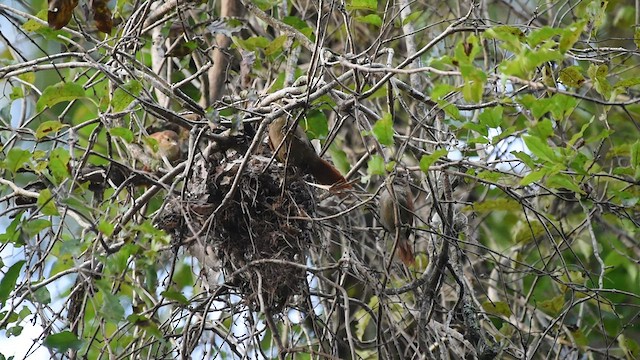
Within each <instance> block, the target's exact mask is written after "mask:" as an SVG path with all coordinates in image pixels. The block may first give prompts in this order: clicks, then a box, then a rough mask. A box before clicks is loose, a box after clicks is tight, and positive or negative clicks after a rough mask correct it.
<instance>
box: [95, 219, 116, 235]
mask: <svg viewBox="0 0 640 360" xmlns="http://www.w3.org/2000/svg"><path fill="white" fill-rule="evenodd" d="M113 229H115V225H114V224H112V223H110V222H108V221H104V220H103V221H100V223H99V224H98V231H100V232H101V233H103V234H105V235H106V236H107V237H109V236H111V234H113Z"/></svg>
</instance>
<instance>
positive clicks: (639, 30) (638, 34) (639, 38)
mask: <svg viewBox="0 0 640 360" xmlns="http://www.w3.org/2000/svg"><path fill="white" fill-rule="evenodd" d="M633 42H634V43H635V44H636V46H637V47H639V48H640V27H636V31H635V32H634V33H633Z"/></svg>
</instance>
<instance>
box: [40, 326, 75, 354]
mask: <svg viewBox="0 0 640 360" xmlns="http://www.w3.org/2000/svg"><path fill="white" fill-rule="evenodd" d="M42 344H43V345H44V346H46V347H47V348H49V349H53V350H57V351H59V352H61V353H62V352H65V351H67V350H69V349H73V350H80V347H81V346H82V341H81V340H79V339H78V338H77V337H76V336H75V335H74V334H73V333H72V332H71V331H63V332H60V333H57V334H53V335H49V336H47V337H46V338H45V339H44V341H43V342H42Z"/></svg>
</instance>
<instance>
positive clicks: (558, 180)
mask: <svg viewBox="0 0 640 360" xmlns="http://www.w3.org/2000/svg"><path fill="white" fill-rule="evenodd" d="M546 184H547V186H549V187H550V188H554V189H569V190H571V191H573V192H574V193H577V194H584V191H583V190H582V189H580V186H578V183H577V182H576V181H575V179H574V178H573V177H570V176H568V175H564V174H555V175H551V176H549V178H547V181H546Z"/></svg>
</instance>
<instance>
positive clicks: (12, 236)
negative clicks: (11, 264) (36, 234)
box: [0, 213, 23, 267]
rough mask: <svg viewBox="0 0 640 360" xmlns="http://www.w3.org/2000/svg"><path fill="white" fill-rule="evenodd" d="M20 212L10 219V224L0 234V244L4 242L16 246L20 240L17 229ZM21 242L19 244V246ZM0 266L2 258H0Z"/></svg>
mask: <svg viewBox="0 0 640 360" xmlns="http://www.w3.org/2000/svg"><path fill="white" fill-rule="evenodd" d="M20 215H21V214H20V213H18V214H17V216H16V217H15V218H14V219H13V220H12V221H11V224H9V226H7V227H6V229H5V232H4V233H3V234H1V235H0V244H6V243H11V244H14V245H16V247H19V246H17V245H18V244H20V243H19V241H20V233H21V232H20V231H19V230H18V225H20V221H21V220H20V219H21V218H22V217H21V216H20ZM21 245H23V244H20V246H21ZM0 267H2V259H0Z"/></svg>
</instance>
